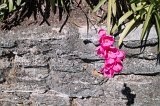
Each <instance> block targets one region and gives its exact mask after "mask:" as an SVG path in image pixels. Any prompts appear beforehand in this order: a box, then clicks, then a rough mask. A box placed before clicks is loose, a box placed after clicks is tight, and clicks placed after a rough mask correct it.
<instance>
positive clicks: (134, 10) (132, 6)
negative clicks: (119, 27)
mask: <svg viewBox="0 0 160 106" xmlns="http://www.w3.org/2000/svg"><path fill="white" fill-rule="evenodd" d="M131 8H132V10H133V12H136V5H135V3H132V4H131Z"/></svg>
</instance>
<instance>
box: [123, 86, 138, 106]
mask: <svg viewBox="0 0 160 106" xmlns="http://www.w3.org/2000/svg"><path fill="white" fill-rule="evenodd" d="M121 92H122V94H123V95H124V96H126V99H127V100H128V101H127V102H126V106H131V105H132V104H134V99H135V98H136V94H132V93H131V89H130V88H129V87H127V84H126V83H124V88H123V89H122V91H121Z"/></svg>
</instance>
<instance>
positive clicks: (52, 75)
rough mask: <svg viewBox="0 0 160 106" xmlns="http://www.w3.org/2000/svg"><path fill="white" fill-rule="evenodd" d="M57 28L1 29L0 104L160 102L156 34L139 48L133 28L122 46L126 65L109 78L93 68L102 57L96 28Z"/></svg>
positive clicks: (143, 105)
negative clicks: (141, 49)
mask: <svg viewBox="0 0 160 106" xmlns="http://www.w3.org/2000/svg"><path fill="white" fill-rule="evenodd" d="M58 29H59V28H56V27H53V26H50V27H49V26H47V27H46V26H45V25H42V26H31V27H28V28H24V29H21V30H17V31H16V30H13V31H6V32H1V33H0V36H1V37H0V93H1V94H0V106H131V105H133V106H159V105H160V86H159V85H160V82H159V80H160V76H159V73H160V66H159V65H156V47H155V45H156V43H157V41H156V39H155V38H153V37H154V33H152V34H150V35H151V36H153V37H151V38H149V40H148V41H147V46H146V50H145V51H144V52H143V53H141V52H140V49H139V46H140V42H139V40H138V39H135V38H137V37H136V36H137V35H138V34H137V32H136V33H135V32H132V33H131V34H130V36H133V35H134V36H135V37H130V36H129V37H127V38H126V39H125V41H124V45H125V46H123V47H122V49H124V50H125V51H126V52H127V58H126V60H125V61H124V70H123V71H122V73H121V74H119V75H115V77H114V78H111V79H107V78H103V76H102V75H100V74H98V73H97V71H98V70H99V69H100V68H101V67H102V64H103V60H102V59H101V58H99V57H98V56H97V55H96V52H95V48H96V45H97V40H98V36H97V34H96V30H95V29H94V28H90V30H89V31H88V33H87V28H86V26H84V27H83V26H82V27H75V26H73V25H66V26H65V28H64V29H63V30H62V32H61V33H58ZM152 32H154V31H152ZM133 38H134V39H133Z"/></svg>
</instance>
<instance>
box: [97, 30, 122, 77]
mask: <svg viewBox="0 0 160 106" xmlns="http://www.w3.org/2000/svg"><path fill="white" fill-rule="evenodd" d="M98 34H99V36H100V39H99V43H100V45H99V46H98V47H97V49H96V51H97V54H98V55H100V57H102V58H104V59H105V64H104V67H103V68H102V69H101V70H100V72H101V73H102V74H103V75H104V76H105V77H109V78H111V77H113V76H114V74H116V73H120V72H121V71H122V69H123V64H122V61H123V60H124V58H125V53H124V51H122V50H119V49H118V48H116V47H114V46H113V43H114V38H113V36H111V35H107V34H106V31H105V30H103V29H101V30H100V31H99V32H98Z"/></svg>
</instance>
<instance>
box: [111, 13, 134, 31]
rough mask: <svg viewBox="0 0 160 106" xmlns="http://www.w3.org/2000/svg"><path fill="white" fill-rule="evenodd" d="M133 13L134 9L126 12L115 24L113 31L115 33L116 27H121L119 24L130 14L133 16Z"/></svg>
mask: <svg viewBox="0 0 160 106" xmlns="http://www.w3.org/2000/svg"><path fill="white" fill-rule="evenodd" d="M132 14H133V11H128V12H127V13H125V14H124V15H123V16H122V17H121V18H120V19H119V20H118V22H117V23H116V24H115V25H114V26H113V28H112V30H111V33H114V32H115V31H116V29H117V28H118V27H119V25H121V24H122V22H124V21H125V20H126V19H127V18H128V17H129V16H131V15H132Z"/></svg>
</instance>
